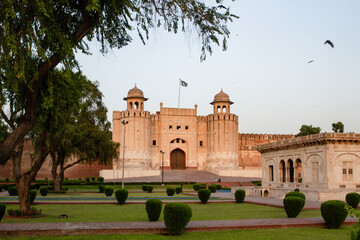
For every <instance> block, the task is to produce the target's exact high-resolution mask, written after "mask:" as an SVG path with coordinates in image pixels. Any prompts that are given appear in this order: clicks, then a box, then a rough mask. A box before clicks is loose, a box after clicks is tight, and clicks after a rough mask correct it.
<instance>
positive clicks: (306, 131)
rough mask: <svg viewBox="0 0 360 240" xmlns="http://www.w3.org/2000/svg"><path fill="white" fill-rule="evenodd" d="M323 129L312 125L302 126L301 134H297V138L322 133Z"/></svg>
mask: <svg viewBox="0 0 360 240" xmlns="http://www.w3.org/2000/svg"><path fill="white" fill-rule="evenodd" d="M320 131H321V128H319V127H313V126H312V125H302V126H301V128H300V132H299V133H298V134H296V137H301V136H307V135H312V134H318V133H320Z"/></svg>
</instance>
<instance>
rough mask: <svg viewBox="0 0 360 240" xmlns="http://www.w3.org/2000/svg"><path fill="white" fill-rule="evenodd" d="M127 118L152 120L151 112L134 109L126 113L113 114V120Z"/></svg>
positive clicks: (117, 112) (115, 112) (116, 112)
mask: <svg viewBox="0 0 360 240" xmlns="http://www.w3.org/2000/svg"><path fill="white" fill-rule="evenodd" d="M125 117H144V118H150V112H148V111H143V110H138V109H132V110H125V111H114V112H113V120H119V119H121V118H125Z"/></svg>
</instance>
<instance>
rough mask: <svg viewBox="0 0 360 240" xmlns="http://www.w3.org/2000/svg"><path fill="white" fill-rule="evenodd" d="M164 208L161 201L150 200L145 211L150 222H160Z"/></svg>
mask: <svg viewBox="0 0 360 240" xmlns="http://www.w3.org/2000/svg"><path fill="white" fill-rule="evenodd" d="M161 208H162V201H161V200H159V199H149V200H147V201H146V203H145V209H146V212H147V215H148V218H149V221H151V222H156V221H157V220H159V217H160V214H161Z"/></svg>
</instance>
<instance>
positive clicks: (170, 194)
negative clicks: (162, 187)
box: [166, 187, 175, 196]
mask: <svg viewBox="0 0 360 240" xmlns="http://www.w3.org/2000/svg"><path fill="white" fill-rule="evenodd" d="M166 194H167V195H168V196H174V194H175V188H171V187H169V188H167V189H166Z"/></svg>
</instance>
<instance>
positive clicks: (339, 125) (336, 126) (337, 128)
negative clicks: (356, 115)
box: [332, 122, 344, 133]
mask: <svg viewBox="0 0 360 240" xmlns="http://www.w3.org/2000/svg"><path fill="white" fill-rule="evenodd" d="M332 130H333V131H334V132H336V133H339V132H340V133H343V132H344V124H343V123H342V122H337V123H333V124H332Z"/></svg>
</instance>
